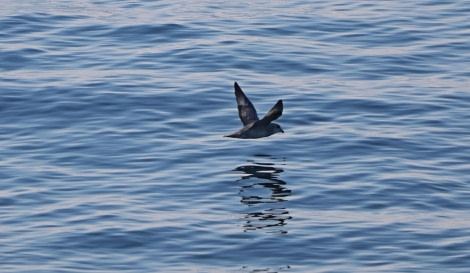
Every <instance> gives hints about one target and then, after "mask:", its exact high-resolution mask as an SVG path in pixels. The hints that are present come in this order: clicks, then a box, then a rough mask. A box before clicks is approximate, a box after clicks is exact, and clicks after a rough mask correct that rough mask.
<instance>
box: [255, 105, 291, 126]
mask: <svg viewBox="0 0 470 273" xmlns="http://www.w3.org/2000/svg"><path fill="white" fill-rule="evenodd" d="M283 108H284V107H283V104H282V100H278V101H277V103H276V104H275V105H274V106H273V108H271V110H269V112H268V113H267V114H266V115H265V116H264V117H263V118H262V119H261V120H260V121H258V122H257V123H256V126H260V125H261V126H264V125H268V124H269V123H270V122H271V121H273V120H276V119H278V118H279V117H280V116H281V115H282V109H283Z"/></svg>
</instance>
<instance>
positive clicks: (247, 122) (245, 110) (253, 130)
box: [226, 82, 284, 138]
mask: <svg viewBox="0 0 470 273" xmlns="http://www.w3.org/2000/svg"><path fill="white" fill-rule="evenodd" d="M234 86H235V98H236V99H237V105H238V115H239V116H240V120H241V121H242V123H243V128H241V129H240V130H238V131H236V132H235V133H232V134H230V135H226V137H233V138H262V137H267V136H270V135H273V134H275V133H279V132H280V133H284V131H283V130H282V128H281V126H279V124H276V123H273V122H271V121H273V120H276V119H278V118H279V117H280V116H281V115H282V108H283V106H282V100H278V101H277V103H276V104H275V105H274V106H273V108H271V110H269V112H268V113H267V114H266V115H265V116H264V117H263V118H262V119H259V118H258V114H257V113H256V109H255V107H254V106H253V104H252V103H251V101H250V100H249V99H248V97H247V96H246V95H245V94H244V93H243V91H242V89H241V88H240V86H238V83H237V82H235V84H234Z"/></svg>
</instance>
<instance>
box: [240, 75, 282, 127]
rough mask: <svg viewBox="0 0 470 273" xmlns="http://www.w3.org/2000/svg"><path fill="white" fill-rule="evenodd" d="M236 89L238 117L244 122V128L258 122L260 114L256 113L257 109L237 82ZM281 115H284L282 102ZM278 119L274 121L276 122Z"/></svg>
mask: <svg viewBox="0 0 470 273" xmlns="http://www.w3.org/2000/svg"><path fill="white" fill-rule="evenodd" d="M234 87H235V98H236V99H237V105H238V115H239V116H240V120H241V121H242V123H243V126H246V125H248V124H250V123H253V122H255V121H258V120H259V118H258V114H257V113H256V109H255V107H254V106H253V104H252V103H251V101H250V100H249V99H248V98H247V96H246V95H245V94H244V93H243V91H242V89H241V88H240V86H238V83H237V82H235V84H234ZM278 103H279V102H278ZM276 105H277V104H276ZM273 109H274V108H273ZM273 109H271V111H272V110H273ZM271 111H269V112H271ZM268 114H269V113H268ZM281 114H282V102H281ZM266 116H267V115H266ZM279 116H280V114H279ZM279 116H278V117H279ZM278 117H276V118H278ZM264 118H266V117H264ZM276 118H274V119H272V120H275V119H276Z"/></svg>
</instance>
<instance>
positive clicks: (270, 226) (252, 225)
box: [235, 155, 292, 233]
mask: <svg viewBox="0 0 470 273" xmlns="http://www.w3.org/2000/svg"><path fill="white" fill-rule="evenodd" d="M256 156H257V157H263V158H264V159H267V158H269V159H270V160H275V159H276V158H272V157H270V156H267V155H256ZM250 163H251V164H248V165H242V166H239V167H237V168H236V169H235V171H241V172H244V173H245V174H246V175H244V176H243V177H242V178H241V179H239V180H237V182H239V183H240V191H239V196H240V198H241V200H240V202H241V203H243V204H245V205H247V210H248V212H246V213H245V214H244V215H243V216H242V218H241V220H242V221H243V229H244V231H251V230H260V229H265V231H266V232H267V233H287V230H286V229H285V225H286V224H287V221H288V220H289V219H291V218H292V217H291V216H290V214H289V212H288V211H287V209H286V207H285V202H286V201H287V198H288V196H289V195H290V194H291V190H289V189H288V188H287V187H286V182H284V181H283V180H281V179H279V175H280V174H281V173H282V172H284V170H283V169H282V168H280V167H278V166H275V164H274V163H270V162H269V163H266V162H255V161H251V162H250ZM266 190H268V191H266Z"/></svg>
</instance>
